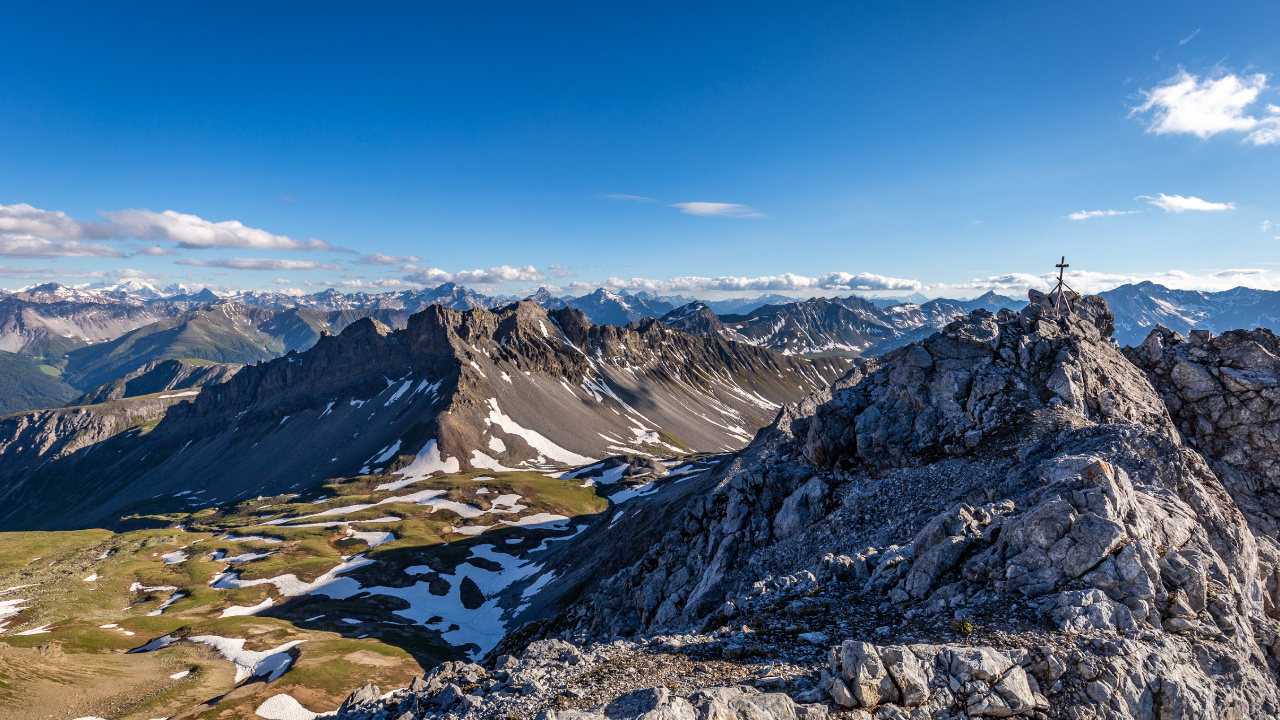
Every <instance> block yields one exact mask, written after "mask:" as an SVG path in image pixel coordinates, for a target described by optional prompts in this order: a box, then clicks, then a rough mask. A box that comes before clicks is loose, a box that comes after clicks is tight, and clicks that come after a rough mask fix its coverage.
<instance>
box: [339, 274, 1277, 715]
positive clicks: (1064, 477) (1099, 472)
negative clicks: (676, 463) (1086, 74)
mask: <svg viewBox="0 0 1280 720" xmlns="http://www.w3.org/2000/svg"><path fill="white" fill-rule="evenodd" d="M1054 299H1055V298H1050V297H1046V296H1044V295H1040V294H1037V293H1033V294H1032V297H1031V303H1030V304H1029V305H1028V306H1027V307H1026V308H1025V309H1023V310H1022V311H1021V312H1019V313H1014V312H1012V311H1001V312H1000V313H999V314H993V313H992V312H990V311H988V310H985V309H979V310H976V311H974V312H972V313H970V314H969V315H967V316H964V317H962V318H960V319H958V320H956V321H955V322H952V323H951V324H949V325H947V326H946V327H945V328H944V330H943V331H942V332H941V333H939V334H937V335H935V336H933V337H931V338H929V339H927V340H924V341H922V342H917V343H914V344H912V345H909V346H907V347H903V348H901V349H899V350H896V351H894V352H892V353H889V354H887V355H885V356H883V357H881V358H878V359H877V360H875V361H871V362H867V363H865V364H863V365H861V366H859V367H858V368H856V369H855V370H853V371H852V372H851V373H850V374H849V375H848V376H846V377H845V378H843V379H842V380H840V381H839V382H838V383H836V384H835V385H834V386H833V387H831V388H830V389H827V390H824V391H821V392H818V393H815V394H813V395H811V396H810V397H809V398H807V399H806V400H804V401H803V402H800V403H798V404H795V405H790V406H787V407H786V408H785V409H784V410H783V411H782V412H781V413H780V414H779V416H778V418H777V419H776V421H775V422H774V423H773V424H772V425H771V426H770V427H769V428H768V429H767V430H765V431H762V432H761V433H760V434H759V435H758V436H757V437H756V439H755V440H754V441H753V442H752V443H751V445H750V446H748V447H747V448H746V449H744V450H743V451H741V452H740V453H738V454H737V455H736V456H734V457H733V458H731V459H728V460H726V461H724V462H723V463H721V465H720V466H719V467H718V468H717V469H716V470H715V471H714V472H712V473H709V474H708V475H706V476H705V477H702V478H699V479H696V480H694V481H690V483H689V486H686V487H680V488H678V489H673V490H672V495H671V497H669V498H668V499H667V502H666V503H665V504H664V503H657V504H654V503H651V504H650V506H649V507H650V509H651V510H652V512H650V513H648V514H646V513H645V512H643V511H636V512H634V513H632V514H631V515H627V516H625V517H622V518H620V519H618V518H614V520H613V522H611V523H610V527H609V532H603V531H601V528H600V527H598V526H597V527H593V528H591V529H589V530H587V531H586V532H584V533H583V535H582V537H581V538H580V539H579V540H578V541H577V542H576V543H575V544H574V546H573V547H572V548H570V547H568V546H566V547H564V548H560V549H558V550H556V551H553V555H552V557H551V559H550V560H548V562H547V567H548V568H553V569H555V570H556V572H557V575H556V578H557V579H556V580H554V581H553V582H551V583H550V584H549V585H548V586H547V587H545V588H544V589H543V590H542V592H541V593H540V594H539V596H538V599H539V601H540V603H541V604H540V608H539V610H538V614H539V615H540V616H539V617H532V616H530V617H526V620H528V621H529V622H528V623H527V624H525V625H524V626H523V627H522V628H521V629H520V630H518V631H515V632H513V633H511V634H510V635H509V636H508V637H507V638H506V640H504V641H503V643H502V644H501V645H500V646H499V647H497V648H496V649H495V650H494V651H493V652H491V653H490V654H489V656H488V657H487V658H485V660H484V661H483V663H482V664H474V665H473V664H446V665H441V666H439V667H437V668H436V669H434V670H432V671H431V672H430V673H428V674H427V675H426V676H425V677H424V678H421V679H419V680H415V681H414V683H413V684H412V685H410V686H409V687H407V688H403V689H400V690H394V691H392V692H389V693H384V692H383V691H381V690H379V689H377V688H361V689H360V690H357V691H356V692H354V693H353V694H352V695H351V697H350V698H348V700H347V701H346V703H345V704H344V705H343V706H342V707H341V708H340V709H339V710H338V713H337V715H338V717H339V718H352V719H353V720H354V719H355V718H361V719H372V718H403V719H404V720H408V718H410V717H413V718H422V717H441V718H492V717H538V718H543V719H544V720H552V719H561V720H569V719H572V720H600V719H602V718H610V719H614V720H616V719H618V718H646V719H648V720H657V719H659V718H664V719H666V718H671V719H675V718H688V719H690V720H693V719H695V718H700V719H709V718H717V719H720V718H723V719H728V718H758V719H761V720H763V719H778V720H782V719H786V720H791V719H792V718H806V719H811V718H825V717H849V718H860V719H861V718H873V717H874V718H879V719H889V718H895V719H896V718H913V719H923V718H976V717H1029V718H1072V719H1077V718H1116V719H1122V718H1123V719H1128V718H1134V719H1138V718H1150V719H1152V720H1154V719H1157V718H1159V719H1160V720H1171V719H1173V718H1186V719H1191V718H1196V719H1201V718H1203V719H1205V720H1207V719H1209V718H1238V719H1240V720H1244V719H1245V718H1274V717H1277V716H1280V685H1278V684H1277V680H1278V676H1277V667H1278V662H1277V659H1276V658H1277V655H1278V654H1280V636H1278V635H1277V619H1280V606H1278V604H1277V587H1278V585H1280V582H1278V580H1280V578H1277V576H1276V570H1277V551H1276V547H1277V545H1276V532H1277V531H1276V528H1277V522H1276V517H1277V513H1278V512H1280V507H1278V506H1277V505H1276V500H1275V499H1274V498H1275V494H1274V487H1275V482H1276V480H1275V477H1276V475H1277V473H1278V472H1280V471H1277V469H1276V460H1277V455H1276V448H1277V438H1278V437H1280V431H1278V430H1277V427H1280V426H1277V421H1276V411H1275V409H1274V404H1275V402H1276V392H1277V388H1278V387H1280V342H1278V341H1277V338H1276V337H1275V336H1274V335H1272V334H1271V333H1270V332H1267V331H1256V332H1247V331H1237V332H1229V333H1225V334H1223V335H1221V336H1218V337H1212V336H1210V335H1209V334H1208V333H1207V332H1199V333H1194V334H1193V335H1192V337H1191V338H1190V339H1189V340H1188V339H1185V338H1183V337H1181V336H1179V335H1178V334H1176V333H1174V332H1172V331H1169V330H1166V329H1164V328H1162V327H1161V328H1157V329H1155V330H1154V331H1152V333H1151V335H1150V336H1149V337H1148V338H1147V340H1146V341H1145V342H1144V343H1143V344H1142V345H1141V346H1140V347H1137V348H1132V349H1127V350H1124V351H1122V350H1121V349H1120V348H1119V347H1118V346H1117V344H1116V343H1115V342H1114V341H1112V340H1111V338H1110V335H1111V333H1112V331H1113V328H1114V325H1113V318H1112V315H1111V312H1110V310H1109V308H1108V307H1107V304H1106V302H1105V301H1104V300H1102V299H1101V298H1098V297H1086V298H1079V297H1072V298H1067V299H1070V300H1073V301H1074V302H1073V306H1074V310H1073V311H1072V312H1064V313H1057V312H1055V311H1054V309H1053V305H1054V304H1053V302H1052V301H1053V300H1054ZM634 538H650V539H651V540H652V542H647V543H636V542H634V541H633V540H634ZM604 557H608V558H610V561H609V562H603V561H601V562H600V564H598V565H597V566H596V567H594V568H592V569H591V570H590V571H586V572H584V571H583V570H582V568H581V566H582V564H583V562H585V561H588V560H592V559H594V558H604ZM600 567H606V568H608V569H609V572H607V573H601V572H600V571H599V570H600Z"/></svg>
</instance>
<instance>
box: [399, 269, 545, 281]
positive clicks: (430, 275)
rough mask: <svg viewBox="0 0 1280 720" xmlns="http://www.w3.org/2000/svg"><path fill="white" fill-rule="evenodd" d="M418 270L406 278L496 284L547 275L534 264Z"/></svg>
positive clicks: (534, 279) (539, 277)
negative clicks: (487, 267) (452, 269)
mask: <svg viewBox="0 0 1280 720" xmlns="http://www.w3.org/2000/svg"><path fill="white" fill-rule="evenodd" d="M413 269H414V270H417V272H414V273H413V274H411V275H406V276H405V278H404V279H405V280H406V281H407V282H410V283H415V284H418V285H439V284H441V283H448V282H451V283H459V284H473V285H496V284H498V283H504V282H540V281H542V280H546V279H547V276H546V275H544V274H543V273H542V271H541V270H539V269H538V268H536V267H534V266H532V265H525V266H524V267H512V266H510V265H499V266H497V267H491V268H489V269H488V270H463V271H462V272H456V273H451V272H446V271H444V270H441V269H439V268H431V267H429V268H413Z"/></svg>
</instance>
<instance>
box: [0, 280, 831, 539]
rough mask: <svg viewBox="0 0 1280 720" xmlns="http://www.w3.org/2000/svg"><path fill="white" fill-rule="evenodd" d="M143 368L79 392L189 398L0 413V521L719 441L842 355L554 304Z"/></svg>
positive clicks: (762, 420)
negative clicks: (137, 406) (143, 418)
mask: <svg viewBox="0 0 1280 720" xmlns="http://www.w3.org/2000/svg"><path fill="white" fill-rule="evenodd" d="M230 307H244V306H231V305H228V304H217V305H214V306H212V308H210V309H205V310H201V311H200V312H202V313H208V314H212V315H214V316H215V317H219V318H229V317H230V315H229V314H226V313H229V308H230ZM255 310H258V311H259V312H266V311H262V310H261V309H255ZM288 312H293V311H288ZM93 349H97V347H96V346H95V347H94V348H93ZM258 350H261V348H254V349H253V351H258ZM147 356H148V357H150V356H151V355H150V354H148V355H147ZM148 367H149V369H147V370H146V371H145V372H142V373H138V374H137V376H136V377H133V378H129V377H128V376H126V378H124V382H123V383H121V382H119V381H116V382H115V383H112V384H108V385H107V386H104V387H103V388H99V389H98V390H95V391H94V392H92V393H89V395H88V396H87V398H88V400H89V401H102V400H110V401H113V402H114V405H113V407H131V406H130V403H142V402H144V401H146V402H151V401H153V400H156V399H168V398H173V397H182V396H187V397H186V398H185V399H187V400H189V401H190V402H182V403H179V404H178V405H177V406H174V407H168V406H167V405H166V406H165V407H163V408H160V407H156V408H155V409H156V410H157V411H159V410H163V413H162V415H158V416H156V417H155V418H154V419H156V420H159V423H158V424H156V425H154V428H148V429H147V432H145V433H137V434H127V435H118V434H114V433H112V432H111V431H108V430H93V431H91V432H92V436H93V440H94V442H93V445H94V447H95V448H100V449H94V450H93V452H83V451H81V447H83V446H82V445H78V444H77V443H78V442H79V441H78V440H77V439H76V438H78V437H80V436H81V435H83V434H84V433H86V432H90V431H88V430H85V429H84V427H83V425H84V423H85V422H87V421H86V420H85V417H86V415H88V414H92V413H93V412H98V411H97V410H95V409H94V407H96V406H91V407H89V408H79V407H76V408H67V409H64V410H49V411H45V412H44V414H27V415H15V416H10V417H9V418H7V419H5V420H2V421H0V507H3V508H4V509H3V510H0V527H5V526H7V527H10V528H13V527H28V528H36V527H49V526H60V527H62V526H66V525H67V524H72V525H84V524H91V523H108V524H110V523H111V522H117V521H118V513H119V512H120V511H121V509H122V508H124V507H125V506H127V505H129V504H130V503H134V502H139V501H143V500H145V499H146V498H148V497H150V496H151V495H152V494H154V493H155V492H157V491H160V492H166V491H167V492H176V491H178V490H182V489H186V490H196V489H204V490H208V491H209V492H210V493H211V496H214V495H215V494H216V497H218V498H223V499H226V500H234V499H237V498H241V497H243V496H245V495H270V494H278V493H283V492H286V491H289V490H291V489H294V488H297V487H299V486H307V485H310V484H314V483H317V482H320V481H323V480H324V479H326V478H331V477H339V476H355V475H360V474H369V473H374V474H378V473H393V472H398V473H400V475H401V478H400V479H394V478H393V479H390V480H388V482H389V483H393V484H394V483H402V484H409V483H412V482H414V481H415V480H416V479H421V478H423V477H429V476H431V475H432V474H433V473H435V472H457V471H459V470H460V469H461V470H491V471H511V470H527V469H537V470H546V471H552V470H555V469H557V468H560V469H563V468H566V467H573V466H578V465H584V464H589V463H591V462H595V461H596V460H598V459H603V458H605V457H608V456H610V455H616V454H627V453H647V454H649V455H656V456H668V455H673V454H677V455H678V454H684V453H690V452H725V451H731V450H733V449H735V448H737V447H741V446H742V445H743V444H745V443H746V442H748V441H750V439H751V438H752V436H753V435H754V434H755V431H756V430H757V429H759V428H760V427H762V426H764V425H766V424H767V423H768V422H769V421H770V420H771V419H772V416H773V414H774V413H776V412H777V410H778V408H779V407H781V406H782V404H784V403H787V402H794V401H796V400H798V399H799V398H800V397H803V396H804V395H805V394H807V393H810V392H813V391H815V390H818V389H820V388H822V387H825V386H826V385H828V384H830V383H831V382H833V381H834V380H835V379H836V378H838V377H840V376H841V375H842V374H844V372H846V371H847V370H848V368H849V367H850V364H849V362H848V361H845V360H842V359H836V358H832V359H815V360H805V359H801V358H794V357H786V356H783V355H779V354H777V353H774V352H772V351H769V350H767V349H764V348H759V347H756V346H754V345H750V344H746V343H731V342H726V341H724V340H720V339H710V338H702V337H697V336H693V335H689V334H686V333H683V332H680V331H678V330H673V329H671V328H668V327H666V326H665V325H663V324H662V323H659V322H657V321H655V320H652V319H650V320H646V321H643V322H641V323H638V324H634V325H629V326H627V327H623V328H618V327H613V326H607V325H606V326H599V325H593V324H591V323H590V322H589V321H588V320H587V319H586V317H585V315H583V314H582V313H581V312H580V311H578V310H574V309H572V308H562V309H560V310H553V311H548V310H546V309H545V308H543V307H542V306H540V305H537V304H536V303H533V302H521V303H516V304H511V305H507V306H505V307H503V308H499V309H498V310H495V311H492V312H491V311H487V310H484V309H481V308H475V309H472V310H469V311H466V312H460V311H457V310H452V309H449V308H446V307H443V306H440V305H431V306H428V307H427V308H426V309H425V310H422V311H420V312H418V313H416V314H414V315H412V316H410V318H409V320H408V322H407V324H406V326H405V327H404V328H403V329H399V330H395V329H392V328H390V327H388V326H387V325H384V324H383V323H380V322H378V321H377V320H376V319H374V318H371V317H366V318H362V319H360V320H357V321H356V322H354V323H351V324H350V325H348V326H347V327H346V328H345V329H344V330H343V331H342V332H341V333H339V334H337V335H324V336H322V337H321V338H320V339H319V340H318V341H317V342H315V344H314V345H313V346H312V347H310V348H309V349H307V350H306V351H304V352H298V351H297V350H296V349H290V350H289V351H288V353H287V354H285V355H284V356H283V357H280V358H276V359H274V360H271V361H270V362H264V363H258V364H253V365H248V366H245V367H243V368H239V369H236V370H234V371H232V370H230V369H225V370H219V371H218V372H217V373H216V374H215V375H214V376H213V377H195V379H193V377H194V376H196V375H197V374H198V371H199V369H200V368H199V366H197V367H195V368H192V369H188V370H183V368H182V367H181V366H180V365H179V366H175V365H174V364H173V363H169V364H168V366H166V365H165V364H164V363H156V362H155V361H152V363H151V364H150V365H149V366H148ZM206 367H209V366H206ZM213 367H223V366H213ZM174 376H179V379H178V381H177V382H175V381H174V379H173V378H174ZM219 380H224V382H221V383H219V384H208V385H207V386H205V387H204V388H203V389H202V390H189V391H185V392H167V393H166V394H160V395H158V396H155V397H153V396H152V395H150V394H141V393H143V392H144V391H150V392H151V393H157V392H160V393H165V392H166V391H172V390H173V389H174V388H177V387H192V386H195V385H201V384H206V383H211V382H215V381H219ZM121 385H123V387H120V386H121ZM135 395H136V397H135ZM131 412H132V411H131ZM113 417H114V416H113ZM131 417H133V416H131ZM161 417H162V418H163V419H161ZM70 418H75V420H71V419H70ZM133 424H136V421H135V422H134V423H133ZM68 425H73V426H74V428H75V429H74V432H70V431H68V430H67V428H66V426H68ZM111 427H112V428H114V429H115V431H116V432H119V431H123V430H125V429H126V428H127V427H129V425H122V424H119V423H114V424H111ZM108 440H109V442H108ZM24 488H25V489H24ZM37 488H38V490H37ZM20 489H21V493H18V491H19V490H20ZM73 489H79V491H78V492H72V491H73ZM15 493H18V494H15ZM72 497H74V498H75V499H74V500H71V498H72ZM113 518H114V519H113Z"/></svg>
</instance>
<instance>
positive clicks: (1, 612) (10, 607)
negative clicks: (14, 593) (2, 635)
mask: <svg viewBox="0 0 1280 720" xmlns="http://www.w3.org/2000/svg"><path fill="white" fill-rule="evenodd" d="M24 602H26V600H25V599H23V598H17V599H14V600H0V621H3V620H4V619H5V618H11V617H13V616H14V615H17V614H18V613H20V612H22V611H23V610H26V609H27V607H26V606H25V605H22V603H24ZM8 626H9V623H7V622H0V630H4V629H5V628H6V627H8Z"/></svg>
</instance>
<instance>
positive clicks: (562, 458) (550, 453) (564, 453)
mask: <svg viewBox="0 0 1280 720" xmlns="http://www.w3.org/2000/svg"><path fill="white" fill-rule="evenodd" d="M488 419H489V421H490V422H492V423H493V424H494V425H497V426H498V427H500V428H502V431H503V432H505V433H506V434H508V435H519V436H520V437H521V438H524V441H525V442H527V443H528V444H529V447H532V448H533V449H534V450H537V451H538V453H539V454H541V455H545V456H546V457H549V458H551V459H552V460H555V461H557V462H561V463H564V464H565V465H575V466H576V465H589V464H591V463H593V462H596V460H595V458H589V457H585V456H583V455H579V454H577V453H574V452H570V451H569V450H566V449H564V448H562V447H560V446H559V445H556V444H555V443H553V442H551V441H550V440H548V439H547V438H546V437H544V436H543V435H542V434H540V433H538V432H536V431H534V430H529V429H527V428H524V427H521V426H520V425H519V424H517V423H516V421H514V420H512V419H511V418H510V417H508V416H507V415H505V414H503V412H502V410H501V409H499V407H498V401H497V400H496V399H494V398H489V418H488Z"/></svg>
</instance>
